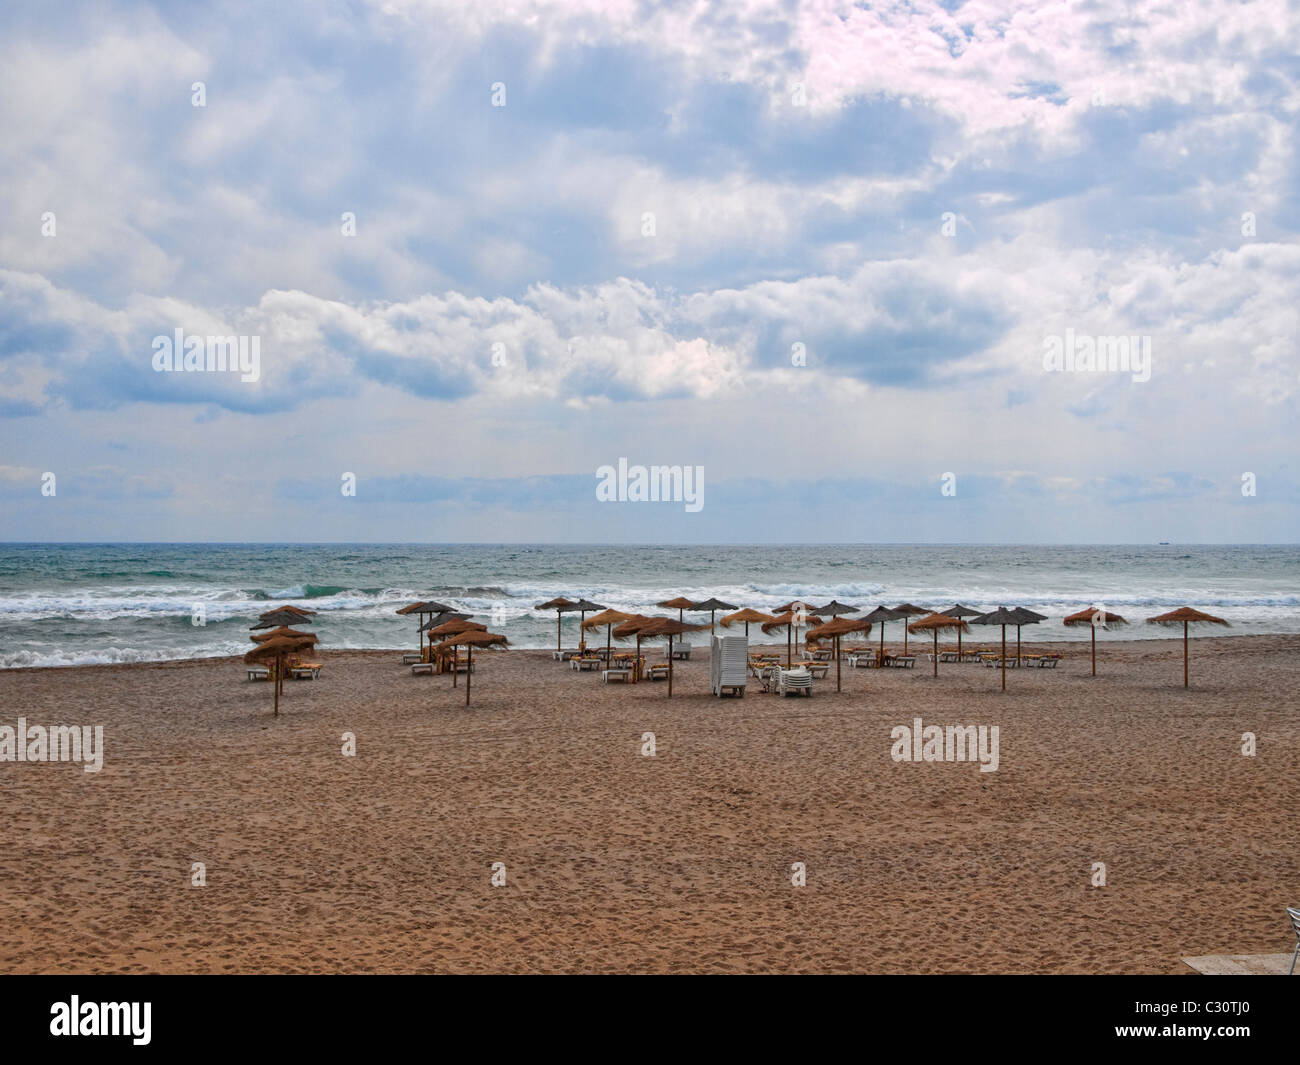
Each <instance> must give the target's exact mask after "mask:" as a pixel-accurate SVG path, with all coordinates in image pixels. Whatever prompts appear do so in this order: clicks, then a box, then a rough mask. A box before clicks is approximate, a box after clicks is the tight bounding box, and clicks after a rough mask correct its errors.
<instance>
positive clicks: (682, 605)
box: [655, 595, 695, 657]
mask: <svg viewBox="0 0 1300 1065" xmlns="http://www.w3.org/2000/svg"><path fill="white" fill-rule="evenodd" d="M655 606H661V607H663V608H664V609H665V610H676V611H677V620H678V621H684V620H685V619H684V618H683V617H682V613H683V612H684V611H687V610H694V609H695V603H694V602H692V601H691V600H690V599H687V598H686V596H684V595H679V596H677V597H676V598H674V599H665V600H663V601H662V602H659V603H655ZM669 656H670V657H671V648H670V649H669Z"/></svg>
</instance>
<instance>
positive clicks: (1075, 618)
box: [1061, 606, 1128, 677]
mask: <svg viewBox="0 0 1300 1065" xmlns="http://www.w3.org/2000/svg"><path fill="white" fill-rule="evenodd" d="M1061 624H1062V625H1065V626H1067V627H1069V628H1075V627H1076V626H1079V625H1087V626H1088V628H1090V629H1091V630H1092V675H1093V676H1094V677H1095V676H1096V675H1097V626H1098V625H1100V626H1101V627H1102V628H1103V629H1109V628H1111V627H1112V626H1115V625H1127V624H1128V622H1127V621H1125V620H1124V619H1123V618H1122V617H1120V616H1119V615H1118V614H1112V613H1111V612H1110V611H1108V610H1098V609H1097V608H1096V607H1095V606H1090V607H1088V608H1087V609H1086V610H1080V611H1079V612H1078V613H1077V614H1071V615H1070V616H1069V617H1068V618H1065V619H1063V620H1062V622H1061Z"/></svg>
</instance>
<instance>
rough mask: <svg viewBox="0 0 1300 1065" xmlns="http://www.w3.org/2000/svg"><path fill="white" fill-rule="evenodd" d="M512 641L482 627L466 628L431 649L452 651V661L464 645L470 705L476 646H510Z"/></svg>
mask: <svg viewBox="0 0 1300 1065" xmlns="http://www.w3.org/2000/svg"><path fill="white" fill-rule="evenodd" d="M509 645H510V641H509V640H507V639H506V638H505V637H504V636H502V635H500V634H499V633H495V632H486V631H483V630H481V629H466V630H465V631H464V632H462V633H459V634H458V635H456V636H450V637H448V638H447V639H445V640H443V641H442V642H441V643H439V644H437V645H435V646H433V647H432V648H431V651H450V652H451V657H452V662H453V663H455V661H456V648H458V647H464V648H466V649H467V654H468V655H469V658H468V662H469V669H468V670H467V671H466V673H465V705H466V706H469V688H470V682H471V680H472V679H473V677H474V648H475V647H508V646H509ZM451 677H452V687H453V688H454V687H455V686H456V673H455V671H454V669H453V672H452V675H451Z"/></svg>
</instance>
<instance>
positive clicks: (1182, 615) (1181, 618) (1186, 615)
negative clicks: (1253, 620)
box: [1147, 606, 1228, 688]
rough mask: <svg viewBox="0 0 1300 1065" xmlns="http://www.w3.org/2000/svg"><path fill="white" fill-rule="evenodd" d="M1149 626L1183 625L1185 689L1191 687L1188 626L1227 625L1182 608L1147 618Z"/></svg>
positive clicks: (1207, 615)
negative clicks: (1188, 666)
mask: <svg viewBox="0 0 1300 1065" xmlns="http://www.w3.org/2000/svg"><path fill="white" fill-rule="evenodd" d="M1147 624H1148V625H1182V627H1183V687H1184V688H1186V687H1189V684H1188V680H1187V626H1188V625H1227V624H1228V623H1227V622H1226V621H1224V620H1223V618H1216V617H1215V616H1214V615H1213V614H1206V613H1204V612H1202V611H1200V610H1197V609H1195V608H1194V607H1190V606H1180V607H1179V608H1178V609H1177V610H1171V611H1169V613H1168V614H1158V615H1157V616H1156V617H1153V618H1147Z"/></svg>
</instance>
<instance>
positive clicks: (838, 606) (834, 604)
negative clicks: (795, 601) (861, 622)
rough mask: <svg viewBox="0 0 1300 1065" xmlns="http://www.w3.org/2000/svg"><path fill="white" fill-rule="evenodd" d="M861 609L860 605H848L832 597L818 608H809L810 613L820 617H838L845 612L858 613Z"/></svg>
mask: <svg viewBox="0 0 1300 1065" xmlns="http://www.w3.org/2000/svg"><path fill="white" fill-rule="evenodd" d="M861 609H862V608H861V607H860V606H847V605H846V604H844V603H841V602H839V601H838V600H835V599H832V600H831V601H830V602H829V603H827V604H826V605H825V606H819V607H818V608H817V609H816V610H809V611H808V613H810V614H812V615H814V616H815V617H819V618H837V617H840V616H841V615H843V614H856V613H857V612H858V611H859V610H861Z"/></svg>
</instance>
